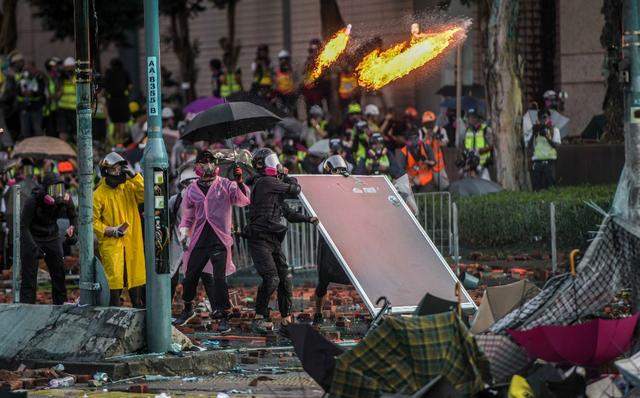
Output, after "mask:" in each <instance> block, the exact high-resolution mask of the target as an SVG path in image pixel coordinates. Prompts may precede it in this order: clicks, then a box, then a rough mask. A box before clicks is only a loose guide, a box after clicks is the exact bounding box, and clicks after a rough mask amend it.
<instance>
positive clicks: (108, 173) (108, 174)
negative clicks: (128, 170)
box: [102, 164, 127, 188]
mask: <svg viewBox="0 0 640 398" xmlns="http://www.w3.org/2000/svg"><path fill="white" fill-rule="evenodd" d="M102 173H103V174H104V179H105V182H106V183H107V185H109V186H110V187H111V188H116V187H117V186H118V185H120V184H122V183H124V182H125V181H126V180H127V176H126V174H125V173H124V170H122V165H121V164H115V165H113V166H111V167H104V168H103V169H102Z"/></svg>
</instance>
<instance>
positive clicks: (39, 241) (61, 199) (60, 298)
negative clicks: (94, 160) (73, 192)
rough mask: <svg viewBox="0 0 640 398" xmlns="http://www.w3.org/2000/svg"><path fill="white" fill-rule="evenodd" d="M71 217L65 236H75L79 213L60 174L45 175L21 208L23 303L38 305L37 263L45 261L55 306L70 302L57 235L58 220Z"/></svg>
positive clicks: (58, 235) (21, 297) (60, 240)
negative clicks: (36, 303) (77, 214)
mask: <svg viewBox="0 0 640 398" xmlns="http://www.w3.org/2000/svg"><path fill="white" fill-rule="evenodd" d="M59 218H68V219H69V224H70V226H69V228H67V231H66V234H67V236H69V237H71V236H73V235H74V231H75V225H76V224H77V219H76V210H75V207H74V205H73V202H72V200H71V196H70V195H69V194H68V193H66V192H65V187H64V181H63V180H62V178H60V176H59V175H58V174H53V173H50V174H47V175H45V176H44V178H43V181H42V185H41V186H37V187H36V188H35V189H34V190H33V192H32V194H31V197H30V198H29V199H27V201H26V203H25V204H24V207H23V209H22V216H21V218H20V230H21V234H22V235H21V238H22V246H21V252H22V253H21V257H22V283H21V289H22V290H21V294H20V301H21V302H22V303H28V304H35V302H36V288H37V279H38V262H39V260H40V259H41V258H44V261H45V263H46V264H47V268H48V269H49V274H50V275H51V284H52V296H53V297H52V298H53V304H56V305H59V304H63V303H64V302H65V301H67V289H66V287H65V281H64V278H65V277H64V261H63V256H64V254H63V251H62V239H61V237H60V234H59V232H58V219H59Z"/></svg>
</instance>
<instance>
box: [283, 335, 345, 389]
mask: <svg viewBox="0 0 640 398" xmlns="http://www.w3.org/2000/svg"><path fill="white" fill-rule="evenodd" d="M287 333H288V335H289V338H290V339H291V341H292V342H293V348H294V350H295V351H296V355H297V356H298V358H299V359H300V362H301V363H302V368H303V369H304V370H305V372H307V373H308V374H309V376H311V377H312V378H313V380H315V381H316V382H317V383H318V384H319V385H320V386H321V387H322V388H323V389H324V390H325V391H329V389H330V388H331V379H332V378H333V369H334V367H335V357H336V356H338V355H340V354H342V353H343V352H344V350H343V349H342V348H341V347H338V346H337V345H335V344H333V343H332V342H331V341H329V340H327V339H326V338H325V337H324V336H323V335H321V334H320V333H319V332H318V331H317V330H316V329H314V328H313V327H312V326H311V325H306V324H292V325H289V326H287Z"/></svg>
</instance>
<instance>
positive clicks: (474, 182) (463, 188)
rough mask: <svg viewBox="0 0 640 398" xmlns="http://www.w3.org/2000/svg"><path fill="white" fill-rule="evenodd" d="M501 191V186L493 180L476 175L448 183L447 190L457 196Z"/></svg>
mask: <svg viewBox="0 0 640 398" xmlns="http://www.w3.org/2000/svg"><path fill="white" fill-rule="evenodd" d="M500 191H502V187H501V186H500V185H498V184H496V183H495V182H493V181H489V180H485V179H483V178H478V177H467V178H463V179H461V180H458V181H454V182H452V183H451V184H450V185H449V192H451V193H452V194H455V195H458V196H477V195H486V194H489V193H495V192H500Z"/></svg>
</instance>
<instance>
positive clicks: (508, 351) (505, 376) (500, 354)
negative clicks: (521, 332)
mask: <svg viewBox="0 0 640 398" xmlns="http://www.w3.org/2000/svg"><path fill="white" fill-rule="evenodd" d="M474 338H475V340H476V343H477V344H478V348H480V351H482V352H483V353H484V355H485V357H487V360H488V361H489V365H490V369H491V376H492V377H493V379H494V380H495V381H496V382H499V383H501V382H505V381H507V380H509V379H510V378H511V376H513V375H514V374H518V373H520V372H521V371H522V370H524V369H526V368H527V367H528V366H529V365H530V364H531V362H533V359H532V358H531V357H529V354H527V352H526V351H525V350H524V349H523V348H522V347H520V346H519V345H517V344H516V343H514V342H513V340H511V339H510V338H509V336H505V335H501V334H491V333H488V334H478V335H475V336H474Z"/></svg>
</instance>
